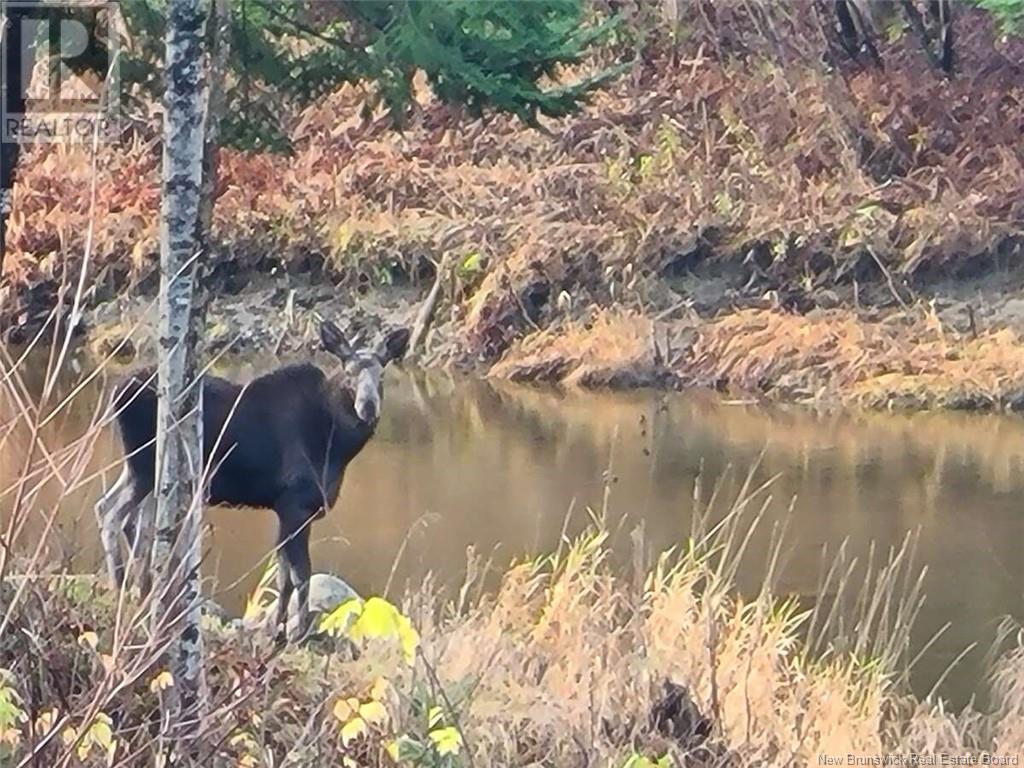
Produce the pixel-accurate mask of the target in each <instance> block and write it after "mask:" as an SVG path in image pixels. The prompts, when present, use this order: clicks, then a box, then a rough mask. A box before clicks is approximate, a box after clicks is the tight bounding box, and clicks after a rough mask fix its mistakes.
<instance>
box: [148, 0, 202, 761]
mask: <svg viewBox="0 0 1024 768" xmlns="http://www.w3.org/2000/svg"><path fill="white" fill-rule="evenodd" d="M207 7H208V6H207V3H205V2H203V0H168V3H167V15H168V19H167V40H166V57H167V59H166V65H167V70H166V91H165V95H164V156H163V199H162V204H161V210H160V332H159V333H160V347H159V349H160V362H159V373H158V393H159V405H158V408H157V442H156V452H157V468H156V469H157V484H156V506H157V514H156V536H155V540H154V543H153V566H154V569H155V577H156V578H155V584H154V586H155V591H154V599H153V608H152V611H153V612H152V616H151V620H152V626H153V631H154V635H155V636H156V637H157V638H158V639H162V638H165V637H166V635H165V633H167V632H173V633H174V637H173V639H172V640H171V643H170V645H169V650H168V655H169V667H170V671H171V674H172V675H173V677H174V685H173V687H172V688H171V689H169V693H171V694H172V696H170V697H169V701H168V704H169V707H168V709H169V712H168V715H169V717H170V722H171V724H172V726H173V729H172V735H173V736H174V737H175V738H177V739H180V740H181V741H182V742H183V744H182V746H183V747H184V750H185V751H188V746H187V744H188V742H189V741H190V739H191V738H193V737H194V736H195V735H196V734H198V732H199V730H200V725H199V724H200V718H201V716H202V713H203V704H204V699H205V696H204V680H203V666H202V635H201V634H200V626H199V620H200V607H199V605H200V603H199V598H200V593H199V562H200V554H201V550H200V547H201V537H200V533H201V530H202V508H203V495H202V474H203V456H202V445H203V419H202V398H201V397H200V393H201V391H202V382H201V381H199V380H198V377H197V366H196V352H197V347H198V344H197V341H198V331H199V327H198V326H199V320H200V318H199V316H198V314H197V313H196V311H195V308H196V301H195V299H196V293H197V291H198V279H197V276H198V272H199V264H200V259H201V258H202V257H203V254H202V253H201V250H202V243H201V242H200V240H201V235H202V231H203V228H202V226H201V215H200V211H201V207H202V206H201V199H202V194H201V193H202V185H203V156H204V149H205V129H206V122H207V112H208V100H209V88H208V86H207V77H206V66H207V64H206V57H205V55H204V53H205V52H204V48H205V45H204V41H205V26H206V21H207V15H208V14H207Z"/></svg>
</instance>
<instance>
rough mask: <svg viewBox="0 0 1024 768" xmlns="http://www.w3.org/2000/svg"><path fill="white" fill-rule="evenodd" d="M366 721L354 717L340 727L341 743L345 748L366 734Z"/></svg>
mask: <svg viewBox="0 0 1024 768" xmlns="http://www.w3.org/2000/svg"><path fill="white" fill-rule="evenodd" d="M367 730H368V729H367V727H366V721H365V720H363V718H361V717H355V718H352V719H351V720H349V721H348V722H347V723H345V724H344V725H343V726H341V743H342V744H344V745H345V746H346V747H347V746H348V745H349V744H351V743H352V742H353V741H355V740H356V739H358V738H360V737H361V736H365V735H366V732H367Z"/></svg>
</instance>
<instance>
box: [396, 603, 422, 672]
mask: <svg viewBox="0 0 1024 768" xmlns="http://www.w3.org/2000/svg"><path fill="white" fill-rule="evenodd" d="M398 639H399V641H400V642H401V643H402V655H403V656H404V657H405V663H406V664H409V665H410V666H411V665H412V664H413V662H415V661H416V649H417V648H419V646H420V635H419V632H417V631H416V630H415V629H413V626H412V622H411V621H409V619H408V617H406V616H403V615H402V614H400V613H399V614H398Z"/></svg>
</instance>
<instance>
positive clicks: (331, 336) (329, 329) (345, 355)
mask: <svg viewBox="0 0 1024 768" xmlns="http://www.w3.org/2000/svg"><path fill="white" fill-rule="evenodd" d="M320 342H321V343H322V344H323V345H324V349H326V350H327V351H328V352H330V353H331V354H332V355H335V356H336V357H338V358H340V359H342V360H348V359H349V358H350V357H352V347H351V346H350V345H349V343H348V341H347V340H346V339H345V334H343V333H342V332H341V329H340V328H338V326H336V325H335V324H334V323H332V322H331V321H330V320H324V321H323V322H322V323H320Z"/></svg>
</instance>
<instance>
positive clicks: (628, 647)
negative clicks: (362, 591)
mask: <svg viewBox="0 0 1024 768" xmlns="http://www.w3.org/2000/svg"><path fill="white" fill-rule="evenodd" d="M758 499H759V494H758V493H757V492H753V491H748V492H747V495H745V496H742V497H741V498H739V499H737V500H736V502H735V504H734V505H733V507H732V510H731V511H730V512H729V513H727V514H726V515H725V516H724V519H720V520H716V522H718V523H719V525H720V526H721V527H719V528H718V529H717V531H716V532H714V533H712V534H710V535H709V536H706V537H701V536H700V535H698V536H697V538H695V539H694V541H693V545H692V549H690V550H689V551H686V552H682V553H676V554H666V555H663V556H662V557H661V558H659V559H658V560H657V562H656V563H654V564H652V565H650V566H647V567H642V568H641V570H640V571H639V572H638V573H636V574H635V577H633V578H630V577H624V576H622V575H618V574H616V573H615V572H614V570H613V568H612V567H611V566H610V564H609V561H608V554H609V553H608V549H607V535H608V534H607V533H605V532H603V531H601V530H600V529H597V530H594V531H592V532H591V533H589V534H587V535H584V536H583V537H581V538H580V539H578V540H576V541H574V542H572V543H571V544H566V546H565V547H564V548H563V549H562V551H560V552H559V553H557V554H555V555H552V556H550V557H544V558H539V559H537V560H535V561H532V562H527V563H523V564H521V565H518V566H514V567H513V568H511V569H510V570H509V571H508V572H507V573H506V574H505V575H504V577H503V579H502V582H501V586H500V588H499V589H498V590H497V592H496V593H495V594H493V595H491V596H486V597H482V598H481V597H476V598H474V597H472V595H473V594H474V593H476V592H477V589H478V587H477V585H476V583H475V582H474V581H473V579H472V578H470V579H469V580H468V581H467V584H466V586H465V587H464V589H463V590H462V591H461V592H460V595H459V597H458V598H457V599H455V600H454V601H453V602H448V601H446V600H444V599H442V598H440V597H439V596H438V595H437V594H436V593H434V592H433V591H432V590H431V589H430V586H429V584H428V585H426V586H425V587H423V588H421V589H420V590H418V591H416V592H413V593H410V594H409V595H407V597H406V599H405V602H404V605H405V610H406V611H407V612H408V613H409V615H410V616H411V617H412V619H413V621H414V623H415V625H416V626H417V627H418V629H419V631H420V632H421V635H422V642H423V650H422V656H421V657H420V661H418V662H417V664H416V665H415V666H414V667H411V668H410V667H406V666H404V665H403V664H402V662H401V661H400V657H399V654H398V653H397V651H396V650H395V649H394V648H392V647H390V646H389V645H388V644H387V643H375V644H371V645H369V646H367V647H366V648H364V652H363V654H362V655H361V657H360V658H359V659H358V660H355V661H346V660H345V659H344V658H343V657H332V656H330V655H322V650H321V651H318V650H300V651H296V650H292V651H289V652H287V653H286V654H284V655H280V656H274V655H273V654H270V653H268V650H269V649H268V646H267V645H266V639H265V638H261V637H259V636H258V635H257V636H252V635H246V634H240V633H238V632H237V631H235V630H231V629H228V628H226V627H225V626H224V625H222V624H221V623H220V622H219V621H217V620H215V619H209V620H208V622H207V627H206V640H207V651H208V660H207V680H208V683H209V686H210V691H211V697H212V702H213V707H212V714H211V716H210V718H209V721H208V723H207V726H206V737H205V739H204V750H209V752H205V753H204V754H205V755H206V757H205V758H204V760H205V762H204V763H203V764H209V765H247V766H271V765H275V766H279V765H296V766H297V765H329V764H336V763H337V761H338V760H339V759H340V758H341V757H342V756H347V757H348V758H349V759H352V760H355V761H356V763H355V764H358V765H365V766H377V765H382V766H386V765H391V764H393V763H392V762H391V760H390V758H388V757H387V756H386V753H385V750H384V746H385V744H386V743H387V742H388V741H389V740H390V739H392V738H396V737H401V736H403V735H404V736H406V737H407V738H424V737H425V734H426V730H427V727H426V723H425V712H426V710H427V709H429V708H431V707H435V706H436V707H440V708H441V710H442V711H443V712H445V717H446V718H447V719H448V720H449V721H451V722H457V724H458V729H459V730H460V732H461V738H462V740H463V741H464V744H465V745H466V747H465V749H464V750H463V752H465V750H469V751H470V752H471V754H472V764H473V765H477V766H511V765H532V764H544V765H558V766H565V767H566V768H571V767H572V766H586V765H608V766H621V765H625V764H626V761H627V760H629V759H630V758H631V756H633V755H638V754H639V755H646V756H648V757H650V758H651V759H656V758H658V757H661V756H663V755H670V756H671V759H672V761H673V762H672V763H670V764H672V765H679V766H681V765H733V766H747V765H751V766H752V765H761V766H780V767H781V766H793V765H814V764H816V762H817V755H818V754H823V753H828V754H841V755H846V754H849V753H854V754H862V755H878V754H883V753H886V752H889V751H903V750H907V751H909V750H916V751H921V752H924V753H928V754H936V753H939V752H942V751H948V752H951V753H960V752H962V751H965V750H971V751H976V750H979V749H987V750H990V751H991V752H993V753H995V754H1015V753H1017V752H1018V751H1019V750H1020V749H1021V748H1024V739H1022V736H1024V734H1022V733H1021V730H1020V727H1021V722H1022V718H1021V713H1022V711H1024V709H1022V707H1024V704H1022V700H1024V699H1022V695H1021V692H1022V690H1024V688H1022V685H1024V682H1022V681H1024V666H1022V660H1024V656H1022V655H1021V652H1020V650H1019V649H1018V650H1016V651H1014V652H1013V653H1011V654H1009V655H1008V656H1006V657H1004V658H1003V660H1002V661H1001V662H1000V664H999V666H998V667H997V669H996V672H995V680H996V691H997V703H996V705H995V707H994V709H993V711H992V712H990V713H987V714H985V715H982V714H979V713H976V712H970V711H968V712H965V713H962V714H960V715H956V716H954V715H951V714H948V713H946V712H944V710H943V707H942V704H941V702H915V701H913V700H912V699H910V698H909V697H907V696H906V695H905V694H903V693H901V689H900V688H899V686H898V685H896V684H895V683H894V682H893V680H894V678H893V677H892V675H891V672H892V671H893V670H891V667H890V665H892V664H894V663H895V662H896V661H897V659H898V658H899V656H900V651H899V649H896V648H894V646H898V645H899V644H900V642H901V640H900V639H899V638H903V637H904V635H903V634H902V632H903V629H904V627H903V626H902V625H903V623H904V622H905V621H907V620H908V619H910V618H912V615H913V608H912V601H913V599H914V598H913V595H912V594H909V596H908V597H909V600H910V601H911V602H908V600H907V599H901V598H900V597H899V596H897V595H895V594H894V592H895V591H896V590H897V589H898V588H899V585H900V584H901V583H903V582H902V579H903V578H904V576H903V573H904V571H903V565H901V564H900V563H899V562H898V561H899V555H897V556H896V559H895V560H894V567H893V569H892V573H891V574H890V576H889V577H885V576H884V575H882V574H884V569H883V571H882V572H881V573H880V575H879V578H878V580H877V581H874V580H868V582H867V583H866V584H865V585H863V586H862V587H860V588H859V589H858V588H856V587H853V586H852V585H849V584H845V585H843V588H845V589H848V590H850V591H851V595H850V598H851V601H852V602H853V603H858V604H859V605H860V608H859V615H860V617H861V618H860V620H859V621H855V622H853V623H851V625H850V626H851V627H854V630H853V634H851V635H850V636H849V637H847V638H846V643H847V644H846V645H844V641H843V639H842V638H841V637H839V636H838V635H836V633H835V631H834V628H833V631H831V632H829V631H828V630H826V631H825V632H824V635H830V641H829V642H830V644H829V645H827V646H825V647H826V648H832V649H833V650H831V651H826V652H825V653H824V655H820V654H816V655H815V656H813V657H812V656H810V655H808V654H807V647H806V645H804V644H803V642H802V641H801V640H800V639H799V635H798V629H799V627H800V626H801V625H807V624H811V625H815V624H817V629H818V630H822V629H823V623H825V617H824V615H820V614H818V613H813V614H807V613H804V612H801V611H800V609H799V608H798V607H797V606H796V605H794V604H792V603H787V602H784V601H780V600H779V599H778V598H776V597H774V596H773V595H772V592H771V589H770V576H769V578H768V579H767V580H766V585H765V590H764V592H763V593H762V594H761V595H760V596H759V597H757V598H756V599H753V600H751V601H749V602H743V601H741V600H738V599H737V598H736V597H735V596H734V594H733V592H732V589H731V585H730V581H729V579H730V573H731V569H732V568H733V567H735V562H736V560H735V558H737V557H739V555H740V553H741V551H742V541H743V536H744V530H745V527H746V526H747V525H749V524H750V523H751V522H752V521H754V520H756V518H757V514H756V509H757V506H758ZM744 509H746V511H745V512H744V511H743V510H744ZM639 562H640V561H638V563H639ZM475 572H477V571H476V569H475V568H474V567H473V566H472V564H471V567H470V573H475ZM5 588H6V589H8V590H10V588H11V584H10V583H9V584H8V585H6V587H5ZM890 601H891V602H890ZM883 605H885V606H886V608H885V611H884V613H885V615H886V618H880V617H881V616H882V613H883V611H882V606H883ZM121 606H122V607H119V602H118V599H117V596H116V595H114V594H112V593H110V592H109V591H107V590H105V589H103V588H100V587H95V586H91V585H90V582H89V581H83V580H72V581H61V580H57V579H52V578H49V577H45V576H44V577H40V578H37V579H33V580H32V581H31V582H30V584H29V586H28V588H27V589H26V591H25V593H24V595H23V598H22V600H21V601H20V602H19V603H18V605H17V608H16V609H15V610H14V624H13V626H14V627H15V628H17V629H18V630H21V631H12V632H9V633H6V634H5V635H4V638H3V640H2V641H0V666H2V667H4V668H7V669H8V670H9V671H10V672H11V673H12V676H10V677H9V678H7V680H6V681H5V683H4V685H5V686H6V687H7V689H8V690H14V691H17V692H18V694H19V697H20V699H19V700H20V701H21V702H22V703H23V705H24V707H25V709H26V711H28V712H31V713H32V716H31V718H30V719H29V721H28V722H24V723H15V724H14V726H13V728H11V729H8V730H7V732H6V733H5V737H6V745H4V746H0V750H3V749H7V750H8V752H7V755H8V757H9V758H10V757H12V756H14V758H15V759H16V758H19V757H22V756H24V755H26V754H27V750H29V749H30V748H31V745H32V744H33V742H35V743H36V744H38V743H39V742H40V740H41V739H43V738H45V733H46V727H47V726H46V723H45V721H44V723H43V724H42V726H40V724H39V715H40V714H41V713H43V712H49V711H51V710H56V712H57V717H58V720H57V722H61V731H63V730H65V729H66V728H67V727H69V726H70V727H79V728H81V727H82V726H83V725H86V724H87V723H85V722H81V721H84V720H87V718H88V715H86V713H90V712H101V713H103V714H107V715H109V716H110V718H111V723H112V731H113V738H114V741H115V742H116V748H115V751H114V752H113V757H112V758H111V760H110V762H109V763H104V760H103V755H102V754H100V752H101V751H99V750H97V751H96V753H95V754H93V755H92V756H91V757H90V758H89V759H86V760H78V759H77V758H76V757H75V756H73V754H72V755H70V756H69V757H68V759H67V760H66V761H65V760H64V755H65V754H66V753H67V752H68V751H69V750H67V748H66V747H65V746H64V745H63V744H62V743H61V742H60V740H59V739H55V740H54V743H52V744H51V746H50V747H47V748H42V749H41V752H40V754H41V755H43V756H45V757H44V758H43V759H44V760H46V761H47V762H46V764H47V765H65V764H66V765H100V764H110V765H144V764H149V761H151V760H152V754H153V750H154V749H155V748H156V745H157V743H158V741H157V739H158V734H159V733H160V724H159V718H158V712H159V691H158V688H159V686H158V685H154V684H153V683H152V681H153V680H154V679H156V678H157V675H158V673H159V669H160V666H159V662H158V658H157V657H153V656H146V655H144V654H143V653H142V652H141V650H140V649H144V648H145V649H147V652H148V653H150V654H151V653H152V649H151V648H148V647H147V643H146V638H145V636H144V634H140V632H139V630H138V628H136V629H135V630H134V631H133V632H130V633H129V632H126V636H123V637H122V638H121V642H120V644H119V645H118V646H113V645H112V644H113V643H116V642H118V639H117V630H116V626H118V622H116V621H114V618H115V617H116V616H122V615H124V616H127V615H131V610H133V609H132V608H131V601H127V603H123V604H121ZM904 611H906V612H904ZM44 626H45V627H46V631H45V633H43V632H40V630H41V628H42V627H44ZM122 626H127V627H130V626H131V625H130V624H129V623H127V622H125V623H124V624H122ZM865 626H866V627H867V628H865ZM112 627H115V629H112ZM90 632H92V633H95V635H92V636H91V639H90V635H89V634H88V633H90ZM887 632H889V633H894V635H895V636H896V638H898V639H897V640H895V641H893V640H892V639H891V638H886V637H885V633H887ZM876 633H877V634H876ZM855 635H859V636H860V640H859V641H858V640H857V638H856V637H855ZM83 638H85V639H83ZM133 641H134V644H133ZM93 646H95V647H93ZM843 647H845V648H846V649H847V650H846V651H837V650H835V649H837V648H843ZM435 675H436V678H435V677H434V676H435ZM381 677H383V678H385V679H387V681H388V692H387V694H386V695H385V696H384V697H383V698H382V701H383V703H384V704H385V706H386V708H387V712H388V715H387V721H386V724H383V725H381V726H380V727H375V728H373V729H371V733H369V734H368V735H366V736H364V737H362V738H359V739H356V740H354V741H350V742H349V743H348V744H345V743H343V740H342V738H341V736H340V728H341V725H342V723H341V722H339V721H338V720H337V719H336V717H335V715H334V714H333V712H334V705H335V702H337V701H338V700H339V699H348V698H351V697H355V698H358V699H360V700H368V699H369V698H370V693H369V692H370V691H371V689H373V687H374V682H375V681H376V680H378V679H380V678H381ZM667 681H671V682H672V683H673V684H674V686H677V687H676V688H671V689H667V688H666V687H665V683H666V682H667ZM670 690H671V691H673V692H674V696H675V698H673V696H672V695H666V692H667V691H670ZM442 691H443V693H442ZM684 691H685V693H682V692H684ZM673 701H674V703H675V707H676V709H677V710H678V712H677V713H676V714H675V715H673V716H669V715H667V714H665V709H666V703H667V702H669V703H671V702H673ZM64 715H67V716H68V718H69V719H68V720H66V721H60V717H62V716H64ZM30 722H31V723H33V724H34V725H30V724H29V723H30ZM685 723H693V724H699V723H703V725H701V726H700V730H701V734H691V733H690V732H689V731H686V732H681V731H672V727H673V724H674V725H675V726H676V727H679V728H681V727H682V726H683V724H685ZM32 728H36V729H37V730H35V731H32V730H31V729H32ZM705 728H706V729H709V730H710V733H704V729H705ZM3 743H4V739H0V744H3ZM0 754H2V753H0ZM11 764H12V765H13V764H17V763H16V761H12V763H11ZM404 764H408V765H462V764H469V763H468V762H464V761H463V760H462V758H461V757H460V758H459V759H457V760H455V761H453V762H450V763H445V762H429V761H427V760H426V759H424V760H423V761H421V762H415V761H409V762H406V763H404Z"/></svg>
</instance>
